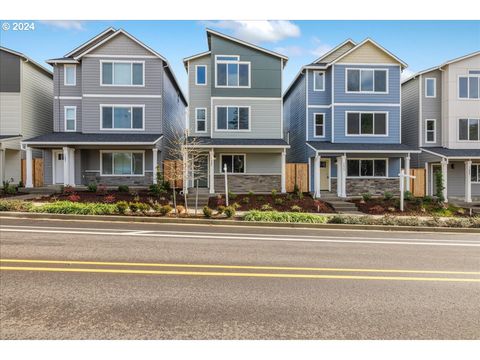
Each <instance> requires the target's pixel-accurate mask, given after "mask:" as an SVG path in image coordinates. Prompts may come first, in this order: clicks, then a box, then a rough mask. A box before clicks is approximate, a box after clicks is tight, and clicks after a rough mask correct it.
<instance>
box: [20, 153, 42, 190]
mask: <svg viewBox="0 0 480 360" xmlns="http://www.w3.org/2000/svg"><path fill="white" fill-rule="evenodd" d="M32 176H33V179H32V180H33V186H34V187H40V186H43V159H32ZM22 182H23V183H24V184H26V183H27V161H26V160H25V159H22Z"/></svg>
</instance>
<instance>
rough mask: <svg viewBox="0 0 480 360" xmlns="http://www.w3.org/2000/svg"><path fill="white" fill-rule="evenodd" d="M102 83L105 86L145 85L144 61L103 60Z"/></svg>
mask: <svg viewBox="0 0 480 360" xmlns="http://www.w3.org/2000/svg"><path fill="white" fill-rule="evenodd" d="M100 64H101V67H102V68H101V69H102V72H101V73H102V76H101V85H104V86H143V85H144V77H145V76H144V65H145V64H144V62H143V61H102V62H101V63H100Z"/></svg>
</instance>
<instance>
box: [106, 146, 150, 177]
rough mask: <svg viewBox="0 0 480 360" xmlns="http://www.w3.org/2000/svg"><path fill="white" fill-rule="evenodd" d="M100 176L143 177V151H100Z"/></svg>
mask: <svg viewBox="0 0 480 360" xmlns="http://www.w3.org/2000/svg"><path fill="white" fill-rule="evenodd" d="M100 166H101V174H102V175H113V176H128V175H130V176H132V175H133V176H143V175H144V171H143V167H144V152H143V151H101V165H100Z"/></svg>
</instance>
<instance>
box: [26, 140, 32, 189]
mask: <svg viewBox="0 0 480 360" xmlns="http://www.w3.org/2000/svg"><path fill="white" fill-rule="evenodd" d="M26 158H27V161H26V166H25V172H26V179H25V187H27V188H32V187H33V174H32V171H33V169H32V166H33V158H32V148H31V147H30V146H28V147H27V149H26Z"/></svg>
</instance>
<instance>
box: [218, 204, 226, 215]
mask: <svg viewBox="0 0 480 360" xmlns="http://www.w3.org/2000/svg"><path fill="white" fill-rule="evenodd" d="M224 211H225V206H223V205H220V206H218V207H217V214H219V215H220V214H223V212H224Z"/></svg>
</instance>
